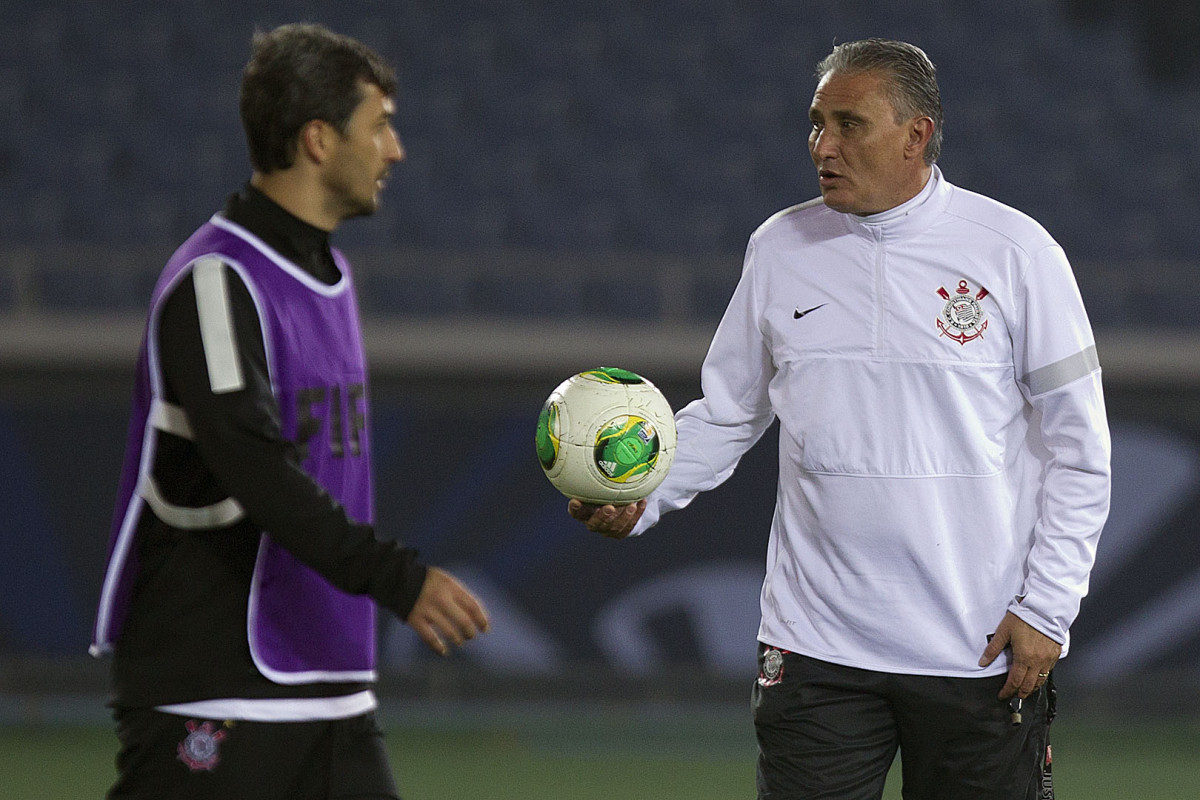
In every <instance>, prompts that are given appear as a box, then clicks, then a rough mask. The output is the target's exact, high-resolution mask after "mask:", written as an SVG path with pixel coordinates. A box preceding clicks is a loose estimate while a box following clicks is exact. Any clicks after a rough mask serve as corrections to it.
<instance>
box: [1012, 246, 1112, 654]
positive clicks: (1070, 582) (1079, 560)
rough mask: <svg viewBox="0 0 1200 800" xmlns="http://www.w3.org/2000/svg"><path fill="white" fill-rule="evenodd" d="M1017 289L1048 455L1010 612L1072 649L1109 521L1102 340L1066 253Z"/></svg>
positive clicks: (1033, 397)
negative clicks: (1070, 635)
mask: <svg viewBox="0 0 1200 800" xmlns="http://www.w3.org/2000/svg"><path fill="white" fill-rule="evenodd" d="M1017 291H1018V292H1019V295H1018V297H1017V302H1018V308H1021V309H1023V313H1024V319H1023V320H1022V321H1021V323H1022V324H1018V325H1016V326H1014V330H1015V331H1016V333H1014V342H1013V344H1014V348H1013V349H1014V354H1015V361H1016V364H1015V367H1016V374H1017V378H1018V381H1019V383H1020V386H1021V390H1022V392H1024V393H1025V396H1026V397H1027V398H1028V400H1029V402H1030V404H1031V405H1032V406H1033V408H1034V410H1035V414H1034V415H1033V420H1034V421H1035V422H1036V424H1037V425H1038V426H1039V427H1040V432H1041V440H1042V443H1043V445H1044V446H1045V448H1046V450H1047V451H1048V454H1047V456H1046V459H1047V462H1046V468H1045V473H1044V482H1043V491H1042V495H1041V503H1040V514H1039V518H1038V521H1037V524H1036V526H1035V528H1034V541H1033V547H1032V550H1031V551H1030V553H1029V558H1028V561H1027V562H1026V565H1025V570H1026V575H1025V585H1024V588H1023V593H1022V597H1021V598H1020V599H1014V601H1013V603H1012V604H1011V605H1010V607H1009V610H1010V611H1012V612H1013V613H1014V614H1016V615H1017V616H1018V617H1020V618H1021V619H1023V620H1024V621H1025V622H1027V623H1029V624H1030V625H1032V626H1033V627H1034V628H1037V629H1038V630H1039V631H1041V632H1042V633H1044V634H1046V635H1047V636H1049V637H1050V638H1052V639H1054V640H1055V641H1057V642H1060V643H1063V642H1065V641H1066V639H1067V630H1068V629H1069V628H1070V626H1071V623H1072V622H1073V621H1074V620H1075V616H1076V614H1078V612H1079V604H1080V601H1081V600H1082V598H1083V596H1084V595H1085V594H1087V589H1088V575H1089V573H1090V572H1091V569H1092V564H1093V563H1094V561H1095V556H1096V544H1097V541H1098V540H1099V538H1100V530H1101V528H1103V526H1104V521H1105V519H1106V518H1107V516H1108V505H1109V487H1110V467H1109V460H1110V450H1111V445H1110V441H1109V432H1108V422H1107V419H1106V416H1105V411H1104V396H1103V392H1102V389H1101V383H1100V364H1099V360H1098V358H1097V355H1096V345H1095V341H1094V339H1093V338H1092V331H1091V327H1090V325H1089V324H1088V320H1087V315H1086V312H1085V311H1084V308H1083V302H1082V300H1081V299H1080V297H1079V290H1078V287H1077V286H1076V284H1075V278H1074V275H1073V274H1072V272H1071V267H1070V265H1069V264H1068V263H1067V259H1066V256H1065V254H1064V253H1063V251H1062V249H1061V248H1060V247H1058V246H1057V245H1054V246H1050V247H1046V248H1044V249H1043V250H1041V251H1040V252H1038V253H1037V254H1035V255H1034V257H1033V259H1032V262H1031V264H1030V266H1029V269H1028V271H1027V272H1026V278H1025V281H1024V282H1023V283H1022V284H1021V285H1020V286H1019V287H1018V290H1017Z"/></svg>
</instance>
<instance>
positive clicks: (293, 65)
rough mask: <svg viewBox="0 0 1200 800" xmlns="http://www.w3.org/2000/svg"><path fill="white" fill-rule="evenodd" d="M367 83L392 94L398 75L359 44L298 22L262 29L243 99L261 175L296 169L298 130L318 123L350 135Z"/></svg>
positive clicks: (249, 142)
mask: <svg viewBox="0 0 1200 800" xmlns="http://www.w3.org/2000/svg"><path fill="white" fill-rule="evenodd" d="M363 83H366V84H374V85H376V86H378V87H379V88H380V89H381V90H382V91H383V93H384V94H387V95H391V94H394V93H395V91H396V74H395V72H393V71H392V68H391V67H390V66H388V65H387V63H386V62H385V61H384V60H383V59H382V58H380V56H379V55H378V54H377V53H375V52H374V51H373V50H371V48H369V47H367V46H366V45H365V44H363V43H362V42H359V41H357V40H356V39H351V38H350V37H349V36H342V35H341V34H337V33H334V32H333V31H331V30H329V29H328V28H326V27H324V26H322V25H309V24H300V23H295V24H290V25H282V26H280V27H278V28H275V29H274V30H271V31H268V32H266V33H264V32H262V31H256V32H255V33H254V39H253V42H252V47H251V55H250V61H249V62H247V64H246V68H245V70H244V71H243V72H242V88H241V95H240V97H239V102H238V105H239V108H240V111H241V116H242V127H243V129H244V130H245V132H246V143H247V145H248V146H249V149H250V163H251V164H253V165H254V168H255V169H256V170H258V171H259V172H262V173H270V172H274V171H275V170H279V169H287V168H288V167H290V166H292V164H293V163H295V160H296V144H297V141H298V137H299V134H300V129H301V128H303V127H304V125H305V124H306V123H308V122H310V121H312V120H314V119H320V120H324V121H326V122H328V123H330V124H331V125H333V126H334V127H336V128H337V129H338V130H339V131H341V132H342V133H345V132H346V125H347V123H348V121H349V119H350V116H351V115H352V114H353V113H354V109H355V108H357V107H358V104H359V103H360V102H361V101H362V98H363V95H362V89H361V88H360V84H363Z"/></svg>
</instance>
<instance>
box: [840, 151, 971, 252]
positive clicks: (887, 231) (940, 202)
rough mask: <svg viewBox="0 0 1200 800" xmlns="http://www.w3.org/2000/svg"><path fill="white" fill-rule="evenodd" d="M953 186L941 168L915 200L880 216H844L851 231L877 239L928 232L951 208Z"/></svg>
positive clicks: (881, 212) (932, 173) (890, 209)
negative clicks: (935, 221) (944, 212)
mask: <svg viewBox="0 0 1200 800" xmlns="http://www.w3.org/2000/svg"><path fill="white" fill-rule="evenodd" d="M953 188H954V187H953V186H951V184H950V183H949V182H948V181H946V179H945V178H944V177H942V171H941V169H939V168H938V165H937V164H934V165H933V169H932V170H930V173H929V180H928V181H926V183H925V188H923V189H922V190H921V191H920V192H918V193H917V195H916V196H915V197H913V198H912V199H911V200H907V201H905V202H903V203H901V204H900V205H898V206H896V207H895V208H889V209H888V210H887V211H880V212H879V213H878V214H869V215H867V216H858V215H857V214H843V215H842V216H843V217H845V219H846V223H847V224H848V225H849V227H850V229H851V230H852V231H854V232H855V233H857V234H859V235H861V236H869V237H871V238H877V237H880V236H891V235H897V234H905V233H913V232H916V231H921V230H924V229H925V228H928V227H929V226H930V225H931V224H933V222H934V220H936V219H937V218H938V217H939V216H941V214H942V212H943V211H945V210H946V206H947V205H949V204H950V194H951V192H952V191H953Z"/></svg>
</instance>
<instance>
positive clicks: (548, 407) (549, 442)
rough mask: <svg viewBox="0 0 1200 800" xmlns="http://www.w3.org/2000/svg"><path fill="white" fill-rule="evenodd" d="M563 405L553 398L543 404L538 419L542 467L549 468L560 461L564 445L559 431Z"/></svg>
mask: <svg viewBox="0 0 1200 800" xmlns="http://www.w3.org/2000/svg"><path fill="white" fill-rule="evenodd" d="M560 409H561V406H560V404H559V403H557V402H555V401H554V399H553V398H551V399H549V400H547V401H546V403H545V405H543V406H542V413H541V414H539V415H538V421H537V435H536V442H535V443H536V445H537V456H538V461H540V462H541V464H542V469H545V470H548V469H550V468H551V467H553V466H554V463H555V462H556V461H558V451H559V448H560V447H562V434H561V433H560V432H559V431H560V428H559V417H560V415H561V411H560Z"/></svg>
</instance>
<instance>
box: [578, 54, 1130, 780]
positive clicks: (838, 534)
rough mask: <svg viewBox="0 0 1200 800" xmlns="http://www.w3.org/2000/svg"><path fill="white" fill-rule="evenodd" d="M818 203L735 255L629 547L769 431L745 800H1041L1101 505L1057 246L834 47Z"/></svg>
mask: <svg viewBox="0 0 1200 800" xmlns="http://www.w3.org/2000/svg"><path fill="white" fill-rule="evenodd" d="M817 76H818V79H819V82H818V85H817V89H816V92H815V94H814V97H813V101H812V105H811V107H810V111H809V116H810V119H811V122H812V129H811V133H810V135H809V150H810V154H811V156H812V159H813V163H814V164H815V166H816V169H817V176H818V180H819V183H820V188H821V198H820V199H819V200H813V201H810V202H808V203H803V204H801V205H798V206H795V207H792V208H789V209H786V210H784V211H781V212H779V213H778V214H776V215H775V216H773V217H771V218H770V219H769V220H767V221H766V222H765V223H763V225H762V226H761V227H760V228H759V229H758V230H757V231H755V233H754V235H753V236H752V237H751V238H750V243H749V246H748V248H747V252H746V259H745V265H744V269H743V273H742V278H741V281H740V282H739V284H738V287H737V289H736V291H735V292H734V295H733V298H732V300H731V301H730V304H729V307H728V309H727V311H726V313H725V316H724V318H723V319H722V321H721V324H720V326H719V327H718V329H717V332H716V335H715V337H714V339H713V342H712V345H711V348H710V350H709V352H708V356H707V358H706V359H705V362H704V366H703V369H702V371H701V383H702V388H703V393H704V396H703V397H702V398H701V399H699V400H696V401H695V402H693V403H691V404H690V405H688V406H687V407H686V408H684V409H682V410H681V411H680V412H679V414H678V415H677V422H678V429H679V448H678V451H677V455H676V458H675V462H674V465H673V467H672V471H671V473H670V475H669V476H668V478H667V480H666V481H665V482H664V483H663V484H662V486H660V487H659V489H658V490H656V491H655V492H654V493H653V494H652V495H651V496H650V497H649V498H647V499H646V500H644V501H641V502H639V503H636V504H632V505H629V506H623V507H614V506H602V507H596V506H590V505H586V504H582V503H580V502H579V501H578V500H572V501H571V502H570V505H569V512H570V513H571V515H572V516H574V517H576V518H577V519H580V520H581V521H583V522H585V524H586V525H587V526H588V527H589V528H590V529H592V530H596V531H599V532H601V533H604V534H605V535H608V536H613V537H617V538H620V537H623V536H627V535H630V534H640V533H641V532H642V531H644V530H645V529H647V528H649V527H650V526H651V525H653V524H654V523H655V522H657V520H658V519H659V517H660V516H661V515H662V514H663V513H665V512H667V511H671V510H675V509H679V508H682V507H683V506H685V505H687V504H688V503H689V502H690V501H691V500H692V498H694V497H695V496H696V495H697V494H698V493H699V492H702V491H705V490H708V489H712V488H714V487H716V486H718V485H719V484H720V483H722V482H723V481H724V480H725V479H727V478H728V477H729V476H730V475H731V474H732V473H733V470H734V468H735V467H736V465H737V463H738V461H739V459H740V458H741V457H742V455H743V454H744V453H745V452H746V451H747V450H748V449H749V448H750V447H751V446H752V445H753V444H754V443H755V442H756V441H757V440H758V438H759V437H760V436H761V434H762V433H763V431H764V430H765V429H766V428H767V427H768V426H769V425H770V424H771V422H772V421H773V420H774V419H776V418H778V419H779V421H780V434H779V439H780V442H779V487H778V493H777V503H776V509H775V514H774V518H773V522H772V525H771V535H770V543H769V546H768V553H767V565H766V580H765V582H764V584H763V589H762V597H761V608H762V623H761V627H760V628H759V633H758V639H759V665H760V672H759V676H758V680H757V681H756V684H755V688H754V714H755V726H756V730H757V733H758V740H759V760H758V791H759V797H761V798H807V797H818V796H819V797H837V798H842V799H849V798H864V799H866V798H879V797H880V796H881V794H882V791H883V784H884V780H885V777H886V775H887V772H888V769H889V767H890V765H891V763H892V761H893V759H894V757H895V754H896V752H897V749H899V750H900V751H901V753H902V763H903V779H904V784H905V796H906V797H918V798H934V797H938V798H943V797H944V798H972V799H973V800H982V799H983V798H997V800H1000V799H1001V798H1003V800H1013V799H1014V798H1030V799H1031V800H1033V799H1034V798H1042V797H1052V796H1053V788H1052V786H1051V782H1050V775H1049V746H1048V732H1049V724H1050V719H1052V717H1053V713H1054V712H1053V702H1054V691H1053V686H1052V685H1047V681H1048V679H1049V676H1050V672H1051V669H1052V668H1053V666H1054V664H1055V662H1056V661H1057V660H1058V659H1059V658H1060V656H1061V655H1064V654H1065V653H1066V650H1067V648H1068V645H1069V635H1068V629H1069V627H1070V625H1071V623H1072V621H1073V620H1074V619H1075V616H1076V614H1077V613H1078V610H1079V603H1080V600H1081V598H1082V597H1083V595H1084V594H1085V593H1086V591H1087V585H1088V574H1089V572H1090V570H1091V567H1092V563H1093V559H1094V554H1095V549H1096V542H1097V539H1098V538H1099V535H1100V530H1101V528H1102V527H1103V524H1104V520H1105V518H1106V516H1107V513H1108V502H1109V449H1110V445H1109V437H1108V427H1107V422H1106V418H1105V411H1104V400H1103V395H1102V391H1101V383H1100V367H1099V362H1098V360H1097V356H1096V348H1095V342H1094V340H1093V338H1092V332H1091V328H1090V325H1089V323H1088V320H1087V315H1086V313H1085V311H1084V308H1083V304H1082V302H1081V300H1080V296H1079V291H1078V289H1077V287H1076V285H1075V280H1074V276H1073V275H1072V272H1071V268H1070V265H1069V264H1068V262H1067V259H1066V256H1065V255H1064V253H1063V251H1062V248H1061V247H1059V245H1058V244H1057V243H1056V242H1055V241H1054V240H1053V239H1052V238H1051V237H1050V235H1049V234H1048V233H1047V232H1046V231H1045V230H1044V229H1043V228H1042V227H1041V226H1040V225H1039V224H1038V223H1037V222H1035V221H1034V220H1032V219H1030V218H1029V217H1027V216H1025V215H1023V214H1021V213H1020V212H1018V211H1015V210H1013V209H1011V208H1008V207H1007V206H1004V205H1002V204H1000V203H998V202H996V201H994V200H990V199H988V198H986V197H983V196H981V195H978V194H974V193H971V192H968V191H965V190H963V189H960V188H958V187H955V186H953V185H951V184H950V183H949V182H948V181H947V180H946V179H945V178H944V177H943V175H942V173H941V171H940V170H939V169H938V167H937V165H936V160H937V157H938V154H939V151H940V147H941V139H942V109H941V100H940V96H939V92H938V86H937V80H936V75H935V70H934V66H933V64H932V63H931V62H930V61H929V59H928V58H927V57H926V55H925V53H924V52H923V51H921V50H920V49H919V48H917V47H914V46H912V45H909V44H906V43H902V42H894V41H886V40H875V39H872V40H865V41H860V42H849V43H846V44H842V45H838V46H837V47H835V48H834V50H833V52H832V53H831V54H830V55H829V56H828V57H826V58H825V59H824V60H823V61H822V62H821V63H820V64H819V65H818V69H817Z"/></svg>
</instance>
